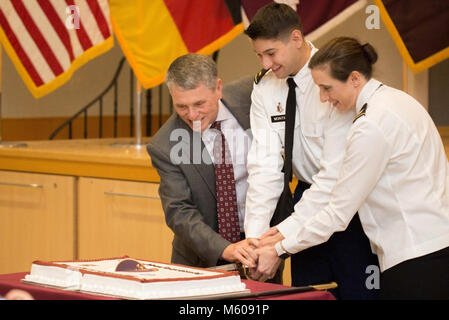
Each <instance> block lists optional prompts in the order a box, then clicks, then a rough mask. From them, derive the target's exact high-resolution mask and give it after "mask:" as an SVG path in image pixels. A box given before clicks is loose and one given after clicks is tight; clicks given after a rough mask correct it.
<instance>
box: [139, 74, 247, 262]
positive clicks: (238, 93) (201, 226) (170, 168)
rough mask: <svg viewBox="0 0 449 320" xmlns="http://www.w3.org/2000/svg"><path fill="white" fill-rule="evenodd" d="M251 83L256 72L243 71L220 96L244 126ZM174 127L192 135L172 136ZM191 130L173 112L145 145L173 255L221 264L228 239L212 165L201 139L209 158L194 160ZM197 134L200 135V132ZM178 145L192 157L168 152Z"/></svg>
mask: <svg viewBox="0 0 449 320" xmlns="http://www.w3.org/2000/svg"><path fill="white" fill-rule="evenodd" d="M252 86H253V80H252V77H245V78H241V79H239V80H237V81H234V82H232V83H229V84H227V85H225V86H224V88H223V100H222V101H223V103H224V104H225V105H226V106H227V107H228V109H229V111H230V112H231V113H232V114H233V115H234V117H235V118H236V119H237V121H238V122H239V123H240V125H241V126H242V128H243V129H244V130H247V129H249V127H250V120H249V110H250V106H251V91H252ZM175 129H184V131H183V132H188V137H189V138H188V139H184V140H182V139H180V140H176V141H170V135H171V134H172V132H173V130H175ZM178 132H179V131H178ZM193 135H194V134H193V132H192V130H191V129H190V128H189V126H188V125H187V124H186V123H185V122H184V121H183V120H182V119H181V118H180V117H178V115H177V114H176V113H175V114H173V115H172V116H171V117H170V118H169V119H168V120H167V122H166V123H165V124H164V125H163V126H162V127H161V128H160V129H159V131H158V132H157V133H156V134H155V135H154V136H153V137H152V138H151V140H150V142H149V143H148V145H147V151H148V153H149V155H150V157H151V160H152V164H153V167H154V168H156V170H157V172H158V173H159V176H160V178H161V184H160V187H159V195H160V198H161V201H162V207H163V210H164V213H165V220H166V223H167V225H168V226H169V227H170V229H172V230H173V232H174V235H175V236H174V239H173V244H172V245H173V249H172V257H171V261H172V262H173V263H179V264H184V265H189V266H197V267H211V266H215V265H216V264H217V261H218V260H219V259H220V257H221V254H222V253H223V250H224V249H225V248H226V247H227V246H228V245H229V244H230V243H229V242H228V241H227V240H225V239H224V238H222V237H221V236H220V235H219V234H218V223H217V202H216V192H215V169H214V165H213V164H212V161H211V160H210V157H209V154H208V152H207V150H204V148H205V146H204V144H203V142H202V141H201V154H202V155H203V157H204V158H205V159H206V160H207V161H202V160H201V163H198V161H193V160H194V159H193V158H194V155H193V152H192V146H193V140H192V137H193ZM195 135H196V134H195ZM196 139H201V138H200V137H199V136H197V137H196ZM186 140H188V141H186ZM196 141H200V140H196ZM183 143H185V145H182V144H183ZM180 144H181V145H180ZM175 145H176V148H177V150H179V148H180V146H181V147H185V148H186V149H188V150H190V155H189V157H188V159H189V160H190V161H188V163H180V164H173V163H172V161H171V160H170V152H171V150H172V148H173V147H174V146H175ZM186 149H184V150H186ZM203 150H204V151H205V152H204V154H203Z"/></svg>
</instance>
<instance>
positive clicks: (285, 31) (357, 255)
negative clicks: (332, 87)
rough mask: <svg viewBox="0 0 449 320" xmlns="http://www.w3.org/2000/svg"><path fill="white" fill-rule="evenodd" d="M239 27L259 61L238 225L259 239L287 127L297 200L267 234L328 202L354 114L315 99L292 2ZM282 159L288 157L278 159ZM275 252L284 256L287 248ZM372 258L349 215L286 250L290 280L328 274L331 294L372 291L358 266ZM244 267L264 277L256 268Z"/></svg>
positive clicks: (276, 193)
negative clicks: (338, 228)
mask: <svg viewBox="0 0 449 320" xmlns="http://www.w3.org/2000/svg"><path fill="white" fill-rule="evenodd" d="M245 33H246V34H247V35H248V36H249V37H250V38H251V40H252V45H253V48H254V51H255V52H256V54H257V56H258V57H259V59H260V61H261V62H262V66H263V71H262V72H261V73H259V75H258V77H256V81H255V82H256V83H255V84H254V88H253V92H252V96H251V98H252V106H251V113H250V119H251V128H252V132H253V142H252V145H251V150H250V152H249V155H248V174H249V177H248V183H249V187H248V191H247V200H246V215H245V233H246V237H247V238H252V239H254V241H253V242H251V243H253V244H255V245H256V244H259V245H261V246H262V245H264V237H263V236H264V234H265V233H267V231H268V230H269V227H270V219H271V217H272V215H273V213H274V211H275V208H276V205H277V203H278V200H279V197H280V195H281V193H282V192H283V189H284V173H283V171H284V169H286V167H284V159H283V156H285V155H286V154H284V153H285V150H286V147H287V149H288V145H289V144H290V145H291V142H290V143H287V141H286V139H289V138H287V136H288V135H287V134H288V133H291V134H292V135H293V142H292V152H291V155H292V158H291V168H292V172H293V173H294V175H295V176H296V178H297V179H298V186H297V189H296V191H295V198H296V199H299V198H300V201H299V202H298V203H297V204H296V205H295V207H294V212H293V213H292V214H291V216H289V217H288V218H287V219H285V220H284V221H282V222H281V223H280V224H278V225H277V226H276V228H275V229H271V230H270V235H271V236H272V237H270V239H273V238H275V237H273V235H275V234H273V232H272V231H273V230H275V232H278V233H279V235H282V236H284V237H287V236H288V235H290V234H293V233H295V232H297V229H296V225H297V223H298V222H302V221H305V220H307V218H308V217H310V215H313V214H315V213H316V212H319V209H321V208H322V207H324V206H325V205H326V204H327V203H328V202H329V197H330V193H331V190H332V188H333V186H334V184H335V182H336V180H337V178H338V177H337V175H338V172H339V169H340V167H341V164H342V159H343V155H344V143H345V136H346V134H347V133H348V131H349V128H350V126H351V124H352V120H353V119H354V114H351V113H350V112H348V113H340V112H339V111H338V110H337V109H335V108H329V106H328V105H326V104H324V103H321V102H320V98H319V88H318V87H317V86H316V85H315V84H314V82H313V79H312V76H311V73H310V70H309V68H308V62H309V60H310V58H311V56H313V54H314V53H315V52H317V49H316V48H315V47H314V46H313V45H312V43H310V42H308V41H305V39H304V37H303V34H302V26H301V22H300V19H299V17H298V14H297V13H296V12H295V11H294V10H293V9H292V8H290V7H289V6H287V5H284V4H278V3H270V4H268V5H266V6H264V7H263V8H261V9H260V10H259V11H258V12H257V14H256V15H255V17H254V19H253V20H252V22H251V24H250V25H249V27H248V28H247V30H246V31H245ZM289 92H290V95H289ZM288 96H289V98H288ZM287 98H288V100H289V101H290V102H289V104H290V105H294V107H293V109H290V110H293V115H292V113H291V112H292V111H290V113H289V112H286V109H287ZM292 101H293V102H292ZM293 117H294V122H293V123H292V127H293V128H292V129H288V130H286V122H288V119H290V120H292V118H293ZM291 131H293V132H291ZM287 161H288V157H287V159H286V163H285V166H288V162H287ZM283 167H284V168H283ZM257 239H258V240H257ZM251 241H252V240H251ZM278 255H279V256H284V257H285V256H286V255H288V252H285V251H281V252H278ZM377 264H378V262H377V257H376V256H375V255H373V254H372V252H371V248H370V245H369V241H368V239H367V237H366V235H365V234H364V233H363V230H362V228H361V224H360V220H359V218H358V215H356V216H355V217H354V219H353V220H352V221H351V223H350V225H349V226H348V228H347V229H346V230H345V231H343V232H339V233H337V234H335V235H333V236H332V237H331V238H330V239H329V241H328V242H327V243H324V244H322V245H320V246H317V247H314V248H310V249H307V250H305V251H302V252H300V253H298V254H295V255H292V256H291V270H292V285H294V286H304V285H311V284H320V283H328V282H331V281H335V282H337V284H338V288H337V289H336V290H334V291H333V293H334V295H335V296H336V297H337V298H339V299H374V298H376V296H377V292H376V290H374V289H373V290H369V289H368V288H367V287H366V285H365V281H366V279H367V277H368V276H369V274H366V273H365V272H366V268H367V267H368V266H370V265H377ZM252 275H253V277H254V278H256V279H258V280H266V275H262V274H260V273H259V272H257V271H256V269H253V272H252Z"/></svg>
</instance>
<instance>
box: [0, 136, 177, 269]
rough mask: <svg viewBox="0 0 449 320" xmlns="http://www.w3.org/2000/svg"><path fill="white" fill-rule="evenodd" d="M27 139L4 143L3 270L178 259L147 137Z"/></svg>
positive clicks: (0, 180) (0, 194) (0, 178)
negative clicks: (138, 142)
mask: <svg viewBox="0 0 449 320" xmlns="http://www.w3.org/2000/svg"><path fill="white" fill-rule="evenodd" d="M148 140H149V139H148V138H147V139H143V143H146V142H148ZM26 144H27V146H26V147H7V146H2V147H0V273H10V272H20V271H26V270H29V268H30V266H31V263H32V261H34V260H56V261H57V260H73V259H93V258H99V257H115V256H123V255H125V254H126V255H129V256H132V257H137V258H142V259H148V260H153V261H162V262H169V261H170V253H171V241H172V239H173V233H172V232H171V230H170V229H169V228H168V227H167V226H166V224H165V215H164V212H163V210H162V205H161V201H160V198H159V195H158V187H159V182H160V179H159V176H158V174H157V172H156V170H155V169H154V168H152V167H151V160H150V157H149V155H148V153H147V151H146V148H145V145H142V146H141V147H140V148H137V147H136V146H135V144H134V140H133V139H132V138H128V139H88V140H55V141H30V142H26ZM117 144H120V145H117Z"/></svg>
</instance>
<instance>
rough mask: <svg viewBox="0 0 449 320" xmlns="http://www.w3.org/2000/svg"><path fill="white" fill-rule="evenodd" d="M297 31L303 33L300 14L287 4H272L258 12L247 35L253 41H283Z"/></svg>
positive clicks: (246, 32) (247, 30) (246, 31)
mask: <svg viewBox="0 0 449 320" xmlns="http://www.w3.org/2000/svg"><path fill="white" fill-rule="evenodd" d="M295 29H298V30H299V31H301V33H302V24H301V19H300V18H299V16H298V13H297V12H296V11H295V10H293V9H292V8H291V7H290V6H288V5H286V4H282V3H276V2H271V3H269V4H267V5H265V6H263V7H262V8H260V9H259V10H258V11H257V13H256V15H255V16H254V18H253V19H252V21H251V24H250V25H249V26H248V28H247V29H246V30H245V34H246V35H247V36H249V37H250V38H251V39H252V40H256V39H258V38H262V39H279V40H281V38H284V37H285V36H286V35H290V33H291V32H292V31H293V30H295Z"/></svg>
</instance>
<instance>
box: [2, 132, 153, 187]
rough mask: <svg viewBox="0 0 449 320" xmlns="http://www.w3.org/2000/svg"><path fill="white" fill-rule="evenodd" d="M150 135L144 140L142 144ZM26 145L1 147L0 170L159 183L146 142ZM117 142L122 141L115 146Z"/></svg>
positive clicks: (66, 141)
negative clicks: (139, 144)
mask: <svg viewBox="0 0 449 320" xmlns="http://www.w3.org/2000/svg"><path fill="white" fill-rule="evenodd" d="M148 140H149V138H146V139H143V143H146V142H148ZM26 144H27V146H26V147H14V148H10V147H0V169H3V170H13V171H25V172H35V173H51V174H61V175H68V176H75V177H97V178H111V179H121V180H132V181H145V182H159V181H160V179H159V175H158V174H157V172H156V170H155V169H154V168H152V167H151V160H150V157H149V155H148V153H147V151H146V148H145V145H142V146H141V148H137V147H136V145H133V144H134V140H133V139H132V138H127V139H123V138H120V139H87V140H85V139H80V140H53V141H49V140H45V141H30V142H26ZM117 144H121V145H120V146H117Z"/></svg>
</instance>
